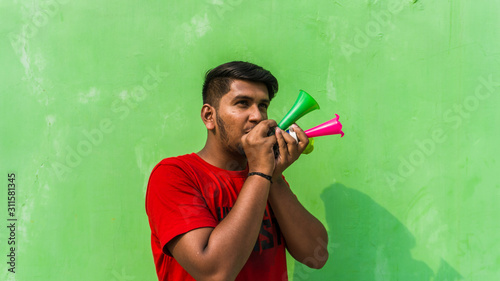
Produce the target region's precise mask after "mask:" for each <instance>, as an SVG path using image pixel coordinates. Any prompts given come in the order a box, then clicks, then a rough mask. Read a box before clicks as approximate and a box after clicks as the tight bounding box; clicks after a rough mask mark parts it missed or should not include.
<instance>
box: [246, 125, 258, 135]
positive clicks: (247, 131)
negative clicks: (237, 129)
mask: <svg viewBox="0 0 500 281" xmlns="http://www.w3.org/2000/svg"><path fill="white" fill-rule="evenodd" d="M253 128H255V126H253V127H252V128H250V129H246V130H245V131H244V132H245V134H248V133H250V131H251V130H252V129H253Z"/></svg>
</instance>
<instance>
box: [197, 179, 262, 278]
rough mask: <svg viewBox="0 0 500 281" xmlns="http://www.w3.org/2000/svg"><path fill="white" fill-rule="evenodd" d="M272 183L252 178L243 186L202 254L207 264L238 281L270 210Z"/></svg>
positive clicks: (211, 235)
mask: <svg viewBox="0 0 500 281" xmlns="http://www.w3.org/2000/svg"><path fill="white" fill-rule="evenodd" d="M269 189H270V183H269V181H268V180H266V179H264V178H261V177H258V176H252V177H249V178H248V179H247V180H246V182H245V184H244V185H243V187H242V189H241V191H240V193H239V195H238V199H237V201H236V203H235V204H234V206H233V208H232V209H231V211H230V212H229V214H228V215H227V216H226V217H225V218H224V219H223V220H222V221H221V222H220V223H219V225H217V227H215V228H214V229H213V231H212V233H211V234H210V236H209V239H208V241H207V244H206V247H205V248H204V249H203V251H202V255H203V257H204V259H205V261H211V262H212V263H213V264H212V266H213V267H212V268H213V269H215V270H216V271H219V272H222V276H224V278H223V279H225V278H226V277H228V279H229V280H232V279H234V278H235V277H236V276H237V274H238V273H239V272H240V270H241V269H242V268H243V266H244V265H245V263H246V262H247V260H248V258H249V256H250V254H251V253H252V250H253V248H254V246H255V242H256V241H257V238H258V235H259V231H260V228H261V225H262V218H263V216H264V210H265V208H266V204H267V199H268V194H269Z"/></svg>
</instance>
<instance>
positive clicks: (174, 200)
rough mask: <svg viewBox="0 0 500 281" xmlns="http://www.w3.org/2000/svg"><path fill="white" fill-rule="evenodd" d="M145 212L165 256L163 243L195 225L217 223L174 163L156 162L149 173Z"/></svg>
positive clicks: (199, 226) (193, 227)
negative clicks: (158, 163) (157, 163)
mask: <svg viewBox="0 0 500 281" xmlns="http://www.w3.org/2000/svg"><path fill="white" fill-rule="evenodd" d="M146 212H147V214H148V217H149V222H150V226H151V228H152V230H153V231H154V233H156V235H157V237H158V239H159V240H160V244H161V248H162V249H165V251H164V252H165V254H168V255H170V253H169V252H168V250H166V248H165V245H166V244H167V243H168V242H169V241H170V240H171V239H172V238H174V237H176V236H178V235H180V234H184V233H186V232H188V231H191V230H193V229H196V228H201V227H215V226H217V220H216V219H215V218H214V216H213V215H212V213H211V212H210V210H209V208H208V207H207V204H206V202H205V200H204V198H203V196H202V193H201V192H200V190H199V188H197V187H196V185H195V184H194V181H193V179H192V178H189V176H188V175H187V174H186V172H184V171H183V170H182V169H181V168H179V167H178V166H176V165H168V164H160V165H158V166H157V167H155V169H154V170H153V172H152V173H151V176H150V178H149V183H148V191H147V195H146Z"/></svg>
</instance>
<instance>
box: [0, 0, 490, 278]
mask: <svg viewBox="0 0 500 281" xmlns="http://www.w3.org/2000/svg"><path fill="white" fill-rule="evenodd" d="M498 10H500V4H499V3H498V2H497V1H486V0H481V1H455V0H453V1H436V0H412V1H410V0H391V1H379V0H353V1H347V0H338V1H326V0H321V1H285V0H272V1H242V0H232V1H230V0H206V1H193V0H189V1H152V0H146V1H139V0H126V1H95V0H88V1H76V0H74V1H69V0H64V1H63V0H61V1H58V0H47V1H44V0H40V1H10V0H2V1H1V2H0V22H1V25H0V63H1V65H2V67H1V68H0V79H1V83H0V90H1V105H0V106H1V107H0V109H1V110H0V112H1V114H2V115H1V117H2V118H1V131H0V155H1V159H2V160H1V169H0V170H1V172H2V178H0V182H2V192H1V194H2V195H1V199H0V202H1V203H0V210H1V212H0V214H1V219H2V225H8V220H7V219H8V218H9V216H8V213H7V201H8V200H7V197H8V189H7V187H8V183H9V182H8V177H7V174H8V173H15V176H16V180H15V184H16V210H15V218H16V219H17V221H16V232H15V238H16V252H15V254H16V273H15V274H12V273H9V272H8V271H7V269H8V268H9V265H8V264H7V263H6V262H7V261H8V259H9V258H8V257H7V256H6V255H8V254H9V245H8V244H7V242H6V241H7V238H8V236H9V235H10V231H9V229H8V228H7V227H5V226H3V227H1V228H0V229H1V230H0V241H1V246H0V249H1V250H0V253H1V257H2V258H1V259H0V264H2V266H1V267H0V268H1V272H0V279H1V280H21V281H24V280H26V281H27V280H30V281H31V280H117V281H121V280H155V278H156V275H155V271H154V266H153V259H152V255H151V250H150V245H149V227H148V223H147V217H146V214H145V210H144V196H145V188H146V183H147V179H148V176H149V173H150V171H151V169H152V167H153V166H154V165H155V164H156V163H157V162H158V161H160V160H161V159H162V158H164V157H168V156H174V155H179V154H185V153H190V152H193V151H198V150H199V149H201V147H202V146H203V144H204V140H205V134H206V133H205V129H204V126H203V124H202V122H201V120H200V118H199V111H200V108H201V94H200V89H201V83H202V79H203V74H204V72H205V71H206V70H207V69H209V68H211V67H213V66H216V65H218V64H220V63H223V62H226V61H230V60H248V61H251V62H254V63H257V64H261V65H263V66H265V67H266V68H268V69H269V70H271V71H272V72H273V73H274V74H275V75H276V76H277V78H278V80H279V81H280V91H279V93H278V95H277V97H276V98H275V100H273V103H272V105H271V108H270V117H271V118H274V119H280V118H281V117H283V115H284V113H286V111H287V110H288V109H289V108H290V106H291V105H292V104H293V102H294V101H295V98H296V96H297V94H298V91H299V89H304V90H306V91H307V92H309V93H310V94H311V95H312V96H314V97H315V98H316V99H317V100H318V102H319V103H320V105H321V110H319V111H315V112H313V113H310V114H308V115H307V116H305V117H304V118H303V119H301V121H300V122H299V124H300V125H301V126H302V127H304V128H309V127H312V126H314V125H317V124H319V123H320V122H323V121H326V120H328V119H330V118H332V117H333V114H334V113H337V114H339V115H340V121H341V122H342V123H343V125H344V132H345V136H344V137H343V138H340V137H339V136H329V137H323V138H317V139H316V148H315V151H314V152H313V153H312V154H310V155H307V156H303V157H302V158H300V160H299V161H298V162H297V163H296V164H294V165H293V166H292V167H290V168H289V169H288V171H286V172H285V176H286V177H287V179H288V181H289V182H290V183H291V184H292V186H293V190H294V191H295V193H296V194H297V196H298V198H299V199H300V201H301V202H302V203H303V204H304V205H305V206H306V207H307V208H308V209H309V210H310V211H311V212H313V213H314V214H315V215H316V216H317V217H318V218H320V219H321V220H322V221H323V222H324V223H325V225H326V226H327V227H328V230H329V235H330V243H329V249H330V253H331V254H330V259H329V261H328V263H327V265H326V266H325V267H324V268H323V269H321V270H319V271H314V270H309V269H306V268H304V267H302V266H301V265H300V264H297V263H295V262H294V261H292V260H290V261H289V268H290V275H291V276H293V280H296V281H297V280H360V281H370V280H377V281H378V280H402V281H408V280H436V281H444V280H448V281H450V280H481V281H495V280H500V239H499V232H500V220H499V218H498V214H499V213H500V206H499V204H498V202H499V199H500V180H499V177H498V173H499V171H500V162H499V161H498V159H499V158H500V149H499V148H498V143H499V142H500V133H499V130H498V128H499V125H500V114H498V106H499V105H500V68H499V66H500V52H499V51H498V50H499V49H500V31H499V30H500V29H499V24H500V20H499V19H498Z"/></svg>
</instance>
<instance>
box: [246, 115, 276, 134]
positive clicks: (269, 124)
mask: <svg viewBox="0 0 500 281" xmlns="http://www.w3.org/2000/svg"><path fill="white" fill-rule="evenodd" d="M273 127H276V121H274V120H271V119H269V120H264V121H261V122H260V123H259V124H257V125H256V126H255V127H254V128H253V129H252V130H251V131H250V133H252V134H255V135H258V136H261V137H268V132H269V130H270V129H271V128H273Z"/></svg>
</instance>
